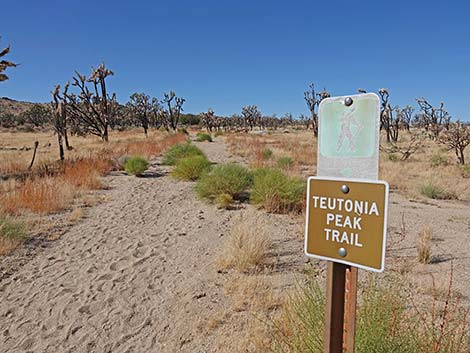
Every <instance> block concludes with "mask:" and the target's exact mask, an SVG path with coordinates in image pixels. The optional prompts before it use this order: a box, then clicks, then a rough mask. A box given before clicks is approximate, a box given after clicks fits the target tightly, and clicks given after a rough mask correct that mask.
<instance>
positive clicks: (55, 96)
mask: <svg viewBox="0 0 470 353" xmlns="http://www.w3.org/2000/svg"><path fill="white" fill-rule="evenodd" d="M68 88H69V83H68V82H67V84H66V85H65V87H64V90H63V93H62V95H60V85H57V86H55V88H54V91H52V102H51V107H52V116H51V118H52V119H51V120H52V126H53V127H54V130H55V132H56V134H57V142H58V145H59V158H60V160H61V161H63V160H64V157H65V156H64V145H63V142H62V141H63V138H64V135H65V133H66V119H67V107H66V98H65V97H66V96H67V90H68Z"/></svg>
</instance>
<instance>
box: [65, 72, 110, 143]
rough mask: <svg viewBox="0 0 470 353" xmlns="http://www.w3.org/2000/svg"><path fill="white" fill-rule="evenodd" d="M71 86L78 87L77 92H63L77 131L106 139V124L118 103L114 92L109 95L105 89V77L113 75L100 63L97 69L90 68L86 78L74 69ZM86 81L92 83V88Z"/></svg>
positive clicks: (107, 124)
mask: <svg viewBox="0 0 470 353" xmlns="http://www.w3.org/2000/svg"><path fill="white" fill-rule="evenodd" d="M75 74H76V77H73V81H74V82H73V84H72V85H73V86H75V87H78V89H79V91H80V92H79V94H78V96H77V95H75V94H65V98H67V99H68V106H69V108H70V112H71V118H72V120H73V122H74V125H75V127H76V128H77V130H78V132H79V133H83V134H86V133H90V134H93V135H96V136H99V137H100V138H101V139H102V140H103V141H105V142H107V141H108V126H109V123H110V120H111V119H113V117H114V115H115V114H116V112H117V109H118V104H117V101H116V94H115V93H113V94H112V96H109V95H108V93H107V90H106V78H107V77H108V76H112V75H114V73H113V72H112V71H111V70H109V69H107V68H106V67H105V66H104V64H101V65H100V66H99V67H98V68H97V69H94V68H93V67H92V68H91V75H90V77H89V78H88V79H87V78H86V76H85V75H81V74H80V73H78V72H77V71H75ZM87 83H91V84H92V90H90V89H89V88H88V85H87Z"/></svg>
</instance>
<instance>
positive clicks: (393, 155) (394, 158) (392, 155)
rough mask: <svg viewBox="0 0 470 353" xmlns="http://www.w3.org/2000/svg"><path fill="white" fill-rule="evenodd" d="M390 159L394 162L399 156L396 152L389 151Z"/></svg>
mask: <svg viewBox="0 0 470 353" xmlns="http://www.w3.org/2000/svg"><path fill="white" fill-rule="evenodd" d="M388 159H389V160H390V161H392V162H396V161H398V156H397V155H396V154H395V153H389V154H388Z"/></svg>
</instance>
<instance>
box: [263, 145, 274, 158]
mask: <svg viewBox="0 0 470 353" xmlns="http://www.w3.org/2000/svg"><path fill="white" fill-rule="evenodd" d="M272 156H273V151H271V150H270V149H269V148H265V149H264V150H263V158H264V159H270V158H271V157H272Z"/></svg>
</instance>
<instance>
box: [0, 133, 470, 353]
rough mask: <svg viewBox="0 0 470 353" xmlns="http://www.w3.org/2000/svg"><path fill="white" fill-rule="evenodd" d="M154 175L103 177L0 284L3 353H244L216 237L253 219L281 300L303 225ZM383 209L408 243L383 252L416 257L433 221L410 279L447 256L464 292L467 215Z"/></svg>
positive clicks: (241, 322)
mask: <svg viewBox="0 0 470 353" xmlns="http://www.w3.org/2000/svg"><path fill="white" fill-rule="evenodd" d="M198 145H199V146H200V147H201V148H203V149H204V151H205V152H206V154H207V155H208V157H209V159H210V160H212V161H214V162H228V161H231V160H236V158H235V157H232V156H230V154H229V153H227V152H226V150H225V145H224V144H223V142H222V141H221V140H216V141H215V142H213V143H201V144H198ZM151 171H153V173H151V174H152V175H150V176H149V177H147V178H135V177H129V176H124V175H114V176H110V177H108V178H107V180H108V184H109V186H110V190H109V191H107V196H108V198H109V199H110V201H108V202H105V203H102V204H100V205H98V206H96V207H95V208H94V209H93V210H92V212H90V214H89V216H88V217H87V218H85V219H84V220H82V221H81V222H80V223H78V224H77V225H75V226H74V227H72V228H71V229H70V230H69V231H68V232H67V233H66V234H65V235H63V236H62V238H61V239H60V240H58V241H56V242H54V243H52V244H51V245H50V246H49V247H47V248H45V249H44V250H43V251H41V252H40V253H39V254H38V255H37V256H34V257H32V258H31V259H30V260H29V261H28V262H27V263H26V264H25V265H24V266H22V267H21V268H20V269H19V270H17V271H16V272H15V273H14V274H13V275H12V276H10V277H8V278H6V279H4V280H3V281H1V282H0V298H1V302H0V328H1V331H0V352H35V353H36V352H74V353H75V352H113V353H114V352H162V353H166V352H191V353H197V352H201V353H202V352H242V351H245V347H241V346H240V345H239V344H238V338H240V337H244V336H246V333H247V332H248V331H249V328H248V327H247V322H248V317H249V316H250V313H249V310H246V309H243V305H238V308H237V309H236V310H234V309H233V307H232V306H233V303H231V299H230V298H229V297H228V296H227V293H226V292H227V290H226V285H227V281H229V280H230V278H229V277H230V276H228V275H227V274H226V273H223V272H222V273H221V272H220V271H217V267H216V266H215V265H214V261H215V259H216V258H217V256H218V253H219V252H220V249H221V246H222V244H223V240H224V237H225V236H226V235H227V234H228V233H229V230H230V229H231V228H232V227H233V225H234V222H236V221H237V219H238V217H240V216H243V217H244V220H247V221H252V220H254V219H255V220H256V221H257V222H261V224H262V226H263V229H265V230H266V232H267V233H269V234H270V237H271V238H272V240H273V242H274V244H275V248H276V251H275V255H273V257H272V259H271V262H272V264H271V265H272V266H271V267H270V271H269V274H268V276H270V277H269V279H268V280H269V282H270V283H276V284H275V286H278V290H281V291H282V290H284V289H285V288H286V287H287V286H289V285H291V284H292V283H293V281H294V280H295V278H294V277H295V276H294V275H293V274H295V273H296V272H298V271H301V270H302V269H303V268H304V263H305V258H304V257H303V255H302V254H303V252H302V238H301V236H302V231H303V229H302V226H301V224H300V227H299V221H298V219H293V218H292V217H290V216H287V215H270V214H266V213H265V212H263V211H258V210H256V209H254V208H253V207H252V206H250V205H243V206H242V207H241V208H240V209H238V210H235V211H226V210H218V209H217V208H216V207H215V206H213V205H209V204H207V203H204V202H202V201H200V200H198V199H197V197H196V195H195V193H194V192H193V185H194V184H193V183H189V182H179V181H175V180H174V179H173V178H171V176H169V175H168V169H167V168H166V167H163V166H161V165H159V164H158V161H157V162H155V163H154V164H153V165H152V168H151ZM449 205H450V206H449ZM390 210H391V211H390V213H391V214H390V228H389V242H391V243H396V241H397V239H399V238H400V237H401V235H400V230H401V226H400V224H401V219H402V216H401V214H402V212H405V220H406V223H407V232H408V235H407V237H406V239H405V240H404V241H402V242H401V243H398V245H394V246H393V247H392V251H391V252H390V253H389V254H390V255H393V256H394V257H397V258H398V257H409V258H410V259H413V258H415V254H414V251H415V250H414V249H413V245H414V240H413V239H414V238H413V237H414V235H412V234H415V233H416V232H417V231H418V230H419V228H420V227H421V226H422V225H423V224H426V223H430V224H431V225H432V226H433V227H434V228H435V229H436V232H437V233H438V237H439V239H440V241H439V243H438V245H437V247H436V250H435V252H436V254H435V255H437V256H441V257H440V260H441V261H439V263H437V264H435V265H429V266H428V267H422V268H419V269H418V271H422V273H426V272H436V271H441V270H442V267H443V266H444V267H445V266H447V267H448V260H449V257H452V258H456V260H455V261H456V263H455V265H456V266H455V269H456V272H457V274H456V276H460V277H459V278H460V280H459V281H458V283H461V284H459V285H458V286H459V289H460V290H461V291H462V292H463V293H464V294H465V295H467V294H470V293H467V292H468V288H466V287H465V286H464V284H465V283H468V281H467V282H465V281H461V279H462V278H461V276H463V277H464V279H466V278H467V277H465V276H468V275H466V272H465V267H466V264H467V263H468V261H469V260H468V256H467V255H465V253H466V252H467V250H468V249H467V248H466V247H465V246H460V245H461V244H464V243H463V240H465V239H462V237H466V240H468V227H469V226H470V224H468V223H466V222H468V219H467V218H465V217H468V206H467V205H459V204H455V205H453V204H437V203H436V204H435V205H423V204H418V203H413V202H410V201H407V200H406V199H404V198H403V197H401V196H399V195H396V194H393V195H392V197H391V207H390ZM436 212H439V215H440V217H439V218H436V217H435V215H436ZM452 217H454V219H455V221H454V222H451V223H449V222H448V219H450V218H452ZM446 234H447V235H448V236H445V235H446ZM449 252H452V254H449ZM446 254H447V255H448V256H447V255H446ZM446 256H447V257H446ZM387 261H388V264H390V263H391V262H393V261H392V259H391V258H389V259H388V260H387ZM467 279H468V278H467ZM469 280H470V279H469ZM262 299H263V298H261V300H262ZM244 310H246V311H244ZM219 318H222V319H219Z"/></svg>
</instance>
